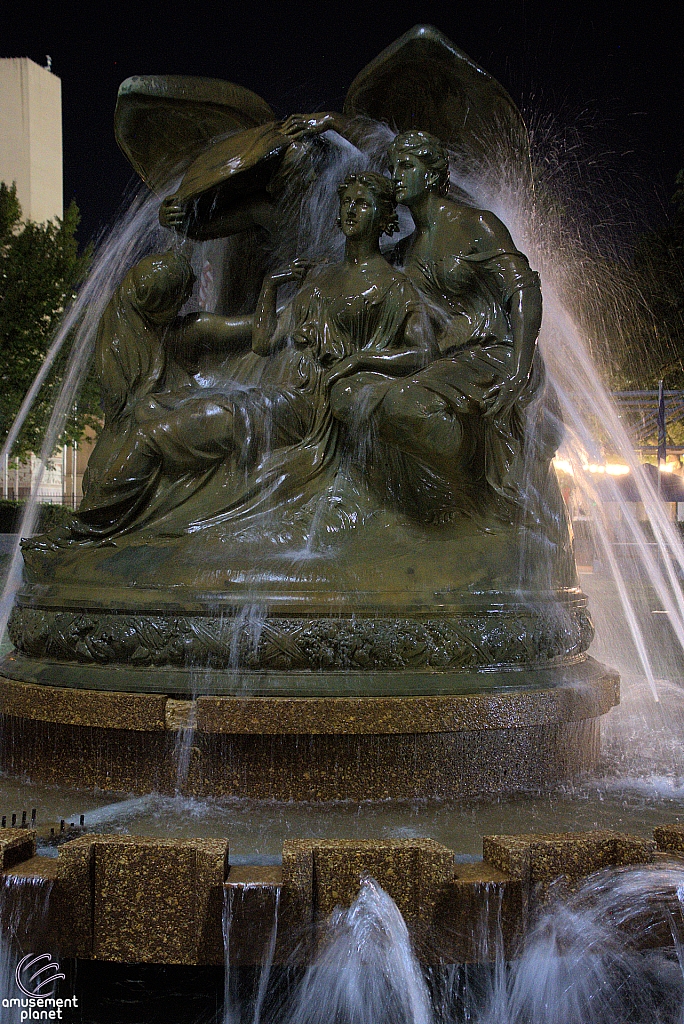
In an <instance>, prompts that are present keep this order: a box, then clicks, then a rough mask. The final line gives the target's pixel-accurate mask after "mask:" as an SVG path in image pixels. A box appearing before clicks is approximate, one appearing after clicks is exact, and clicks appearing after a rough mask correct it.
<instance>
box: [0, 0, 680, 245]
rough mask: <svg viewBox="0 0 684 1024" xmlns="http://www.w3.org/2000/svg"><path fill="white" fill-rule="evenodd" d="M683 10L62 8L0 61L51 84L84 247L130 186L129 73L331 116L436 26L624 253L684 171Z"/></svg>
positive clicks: (545, 6) (521, 3) (606, 6)
mask: <svg viewBox="0 0 684 1024" xmlns="http://www.w3.org/2000/svg"><path fill="white" fill-rule="evenodd" d="M681 9H682V4H681V0H677V2H666V3H658V2H657V0H656V2H655V3H650V4H637V5H636V6H634V5H631V6H629V5H628V4H626V3H625V4H623V3H614V2H612V0H608V2H601V0H594V2H593V3H590V2H586V0H578V2H575V3H572V2H558V0H556V2H553V0H552V2H547V3H541V2H539V0H513V2H510V3H505V2H502V0H478V2H472V0H471V2H461V0H456V2H452V3H435V2H432V3H429V2H428V3H421V2H416V3H412V4H408V3H404V2H397V3H392V4H390V3H385V2H381V3H379V4H376V5H374V6H372V5H371V4H367V5H366V4H361V3H357V2H351V3H347V4H343V3H329V2H326V0H321V2H320V3H319V4H317V5H312V4H304V5H297V6H295V5H294V4H291V3H284V2H281V3H265V4H261V5H259V4H256V3H253V2H250V0H244V2H241V3H235V2H228V3H225V4H221V5H217V4H213V3H208V4H200V3H175V4H174V3H166V4H162V3H139V4H137V5H133V4H129V3H123V4H119V5H114V4H107V5H105V4H93V3H87V4H83V3H79V4H76V3H64V2H63V3H59V4H54V5H52V10H51V13H48V14H42V13H41V14H39V13H38V9H37V7H36V5H34V4H27V5H25V7H24V11H25V13H21V12H17V7H15V8H14V11H13V13H11V14H10V13H9V12H5V15H4V17H3V24H2V30H1V34H0V56H7V57H22V56H28V57H31V58H32V59H33V60H35V61H36V62H38V63H40V64H45V57H46V54H50V56H51V57H52V70H53V71H54V73H55V74H57V75H58V76H59V77H60V78H61V80H62V99H63V117H64V182H65V201H66V202H67V203H68V202H69V201H70V200H71V199H72V198H73V199H75V200H76V202H77V203H78V205H79V207H80V209H81V214H82V225H81V229H80V233H79V234H80V238H81V240H82V241H86V240H87V239H88V238H90V237H92V236H93V235H95V234H97V233H98V232H99V231H100V230H101V229H102V228H103V227H104V226H106V224H107V223H108V222H110V221H111V220H112V218H113V217H114V215H115V213H116V211H117V209H118V208H119V206H120V204H121V202H122V199H123V196H124V193H125V191H126V189H127V187H128V185H129V184H130V183H131V181H132V172H131V170H130V168H129V165H128V164H127V162H126V160H125V159H124V157H123V156H122V155H121V153H120V152H119V150H118V148H117V146H116V143H115V141H114V134H113V128H112V115H113V111H114V104H115V101H116V93H117V89H118V86H119V84H120V83H121V82H122V81H123V80H124V79H125V78H127V77H128V76H130V75H134V74H158V73H167V74H187V75H202V76H209V77H217V78H226V79H229V80H231V81H234V82H238V83H239V84H241V85H244V86H247V87H248V88H250V89H252V90H254V91H255V92H257V93H259V94H260V95H262V96H263V97H264V98H265V99H266V100H268V102H269V103H270V104H271V105H272V106H273V107H274V109H275V110H276V112H277V113H279V114H283V115H284V114H287V113H292V112H299V111H311V110H325V109H338V110H339V109H340V108H341V106H342V103H343V100H344V95H345V92H346V89H347V87H348V86H349V84H350V83H351V81H352V79H353V78H354V76H355V75H356V74H357V73H358V71H360V70H361V68H363V67H364V65H365V64H366V63H368V62H369V61H370V60H372V58H373V57H375V56H376V55H377V54H378V53H379V52H380V50H381V49H383V48H384V47H385V46H387V45H388V44H389V43H391V42H392V41H393V40H394V39H396V38H397V37H398V36H400V35H401V34H402V33H403V32H405V31H406V30H407V29H409V28H411V26H412V25H415V24H417V23H429V24H433V25H436V26H437V28H439V29H440V30H441V31H442V32H444V33H445V34H446V35H447V36H449V38H450V39H452V41H453V42H454V43H456V45H457V46H459V47H460V48H461V49H463V50H465V52H466V53H467V54H469V55H470V56H471V57H472V58H473V59H474V60H475V61H477V62H478V63H479V64H481V65H482V66H483V67H484V68H486V70H487V71H489V72H490V74H492V75H494V77H495V78H497V79H498V80H499V81H500V82H501V83H502V85H503V86H504V87H505V88H506V89H507V90H508V91H509V92H510V94H511V96H512V97H513V99H514V100H515V101H516V103H518V105H519V106H520V107H521V109H522V110H523V112H524V113H525V116H526V117H527V119H528V123H529V124H530V126H531V129H532V132H533V141H535V142H536V145H537V151H538V152H539V153H542V154H546V153H549V154H551V159H552V160H553V161H555V162H556V164H557V165H558V166H559V167H561V168H566V169H567V175H568V178H569V180H570V181H571V183H572V188H574V190H575V192H576V194H577V198H578V202H579V204H580V205H581V208H582V209H583V211H584V215H585V216H588V217H589V218H590V219H591V218H592V217H593V218H595V219H600V220H601V221H602V223H603V224H604V225H605V234H606V237H609V236H613V237H614V238H615V239H617V240H618V241H619V240H622V241H623V242H624V241H629V240H630V239H631V238H633V237H634V235H635V234H636V233H637V232H638V231H640V230H643V229H644V227H646V226H649V225H651V226H656V225H657V224H658V223H659V222H660V221H662V219H663V218H664V217H665V216H666V215H667V211H668V203H669V198H670V196H671V194H672V192H673V190H674V177H675V174H676V172H677V171H678V170H679V169H680V168H681V167H682V166H684V117H683V115H684V89H683V86H682V74H683V72H684V59H683V55H684V30H683V27H682V14H681V13H680V11H681Z"/></svg>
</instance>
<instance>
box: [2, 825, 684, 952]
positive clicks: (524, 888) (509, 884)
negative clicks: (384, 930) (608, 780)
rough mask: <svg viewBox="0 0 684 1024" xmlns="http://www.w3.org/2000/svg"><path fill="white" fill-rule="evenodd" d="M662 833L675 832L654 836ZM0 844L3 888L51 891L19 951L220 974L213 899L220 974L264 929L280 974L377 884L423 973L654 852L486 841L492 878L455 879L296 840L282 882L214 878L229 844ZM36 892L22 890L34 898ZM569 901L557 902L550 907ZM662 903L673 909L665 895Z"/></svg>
mask: <svg viewBox="0 0 684 1024" xmlns="http://www.w3.org/2000/svg"><path fill="white" fill-rule="evenodd" d="M672 828H674V829H678V826H668V825H664V826H660V827H659V828H658V829H656V832H657V833H658V834H660V835H661V836H662V835H663V834H664V833H665V832H666V831H669V830H670V829H672ZM679 831H680V832H681V828H680V829H679ZM7 832H8V833H9V832H10V830H7ZM11 833H12V834H11V835H7V836H6V837H4V836H0V843H1V842H3V841H4V840H5V839H7V843H6V846H5V848H6V849H14V850H15V851H17V855H18V856H21V857H24V858H25V859H24V860H22V861H21V862H20V863H18V864H15V865H14V866H12V867H9V868H6V869H5V871H4V874H5V877H13V878H17V879H19V878H23V879H36V880H38V879H42V880H43V881H44V882H46V883H48V884H50V885H51V886H52V891H51V896H50V901H49V903H48V914H47V919H46V920H45V921H43V920H42V918H40V919H39V918H37V917H36V916H35V900H33V899H29V900H27V902H26V904H25V905H24V904H22V903H21V902H19V903H17V904H16V908H15V909H16V913H17V914H18V917H17V920H16V922H15V923H16V925H17V928H19V930H20V932H21V934H22V936H23V937H25V939H26V941H27V942H28V943H29V946H27V948H30V942H31V941H32V938H35V939H36V941H38V939H37V936H38V935H39V936H40V943H43V944H45V943H47V946H46V948H54V949H55V950H56V951H57V953H58V955H59V956H65V957H67V956H70V957H80V958H83V959H104V960H110V961H114V962H137V963H178V964H221V963H222V962H223V938H222V927H221V921H222V914H223V907H224V898H225V899H227V900H228V905H229V908H230V912H231V914H232V915H233V917H232V922H233V941H232V943H231V947H230V962H231V964H235V965H238V964H242V965H255V964H258V963H260V962H261V959H262V957H263V955H264V952H265V950H266V949H267V947H268V945H269V943H270V941H271V939H272V935H273V927H274V924H275V922H276V919H277V922H278V927H277V942H276V946H275V961H276V962H277V963H292V960H291V957H292V955H293V953H294V952H295V950H298V951H299V954H300V959H299V961H298V962H301V954H302V952H303V953H304V956H305V958H306V956H310V955H311V953H312V952H313V950H315V948H316V943H317V941H318V938H320V936H321V934H322V928H323V927H324V922H325V920H326V918H327V916H328V915H329V914H330V913H331V912H332V910H333V909H334V908H335V906H338V905H342V906H348V905H350V904H351V903H352V901H353V900H354V899H355V897H356V895H357V893H358V891H359V885H360V879H361V877H362V876H363V875H372V876H373V877H375V878H376V880H377V881H378V882H379V883H380V884H381V885H382V886H383V888H385V890H386V891H388V892H389V894H390V895H391V896H392V897H393V898H394V899H395V901H396V902H397V904H398V906H399V907H400V909H401V910H402V913H403V914H404V916H405V919H406V922H407V925H408V927H409V931H410V933H411V938H412V941H413V943H414V948H415V949H416V951H417V953H418V955H419V958H420V959H421V960H422V962H424V963H428V964H429V963H438V962H442V963H466V962H478V961H479V962H482V961H483V960H486V959H487V958H491V957H493V956H494V955H495V953H496V948H497V943H498V942H499V940H500V938H503V943H504V951H505V953H506V955H507V956H510V955H513V954H514V951H515V948H516V943H517V941H518V940H519V938H520V935H521V932H522V930H523V929H524V928H525V927H526V925H527V922H528V920H529V918H530V913H533V912H534V911H536V910H538V909H539V908H540V907H542V906H543V905H544V902H545V901H546V899H547V898H548V895H549V892H550V888H551V885H552V883H554V882H556V881H557V880H558V879H562V878H568V877H571V878H574V880H575V883H576V884H575V886H574V889H575V890H576V888H577V886H578V885H579V884H581V881H582V879H583V878H584V877H586V876H587V875H588V874H593V873H594V872H595V871H597V870H603V869H607V868H612V867H618V868H619V867H625V866H627V865H630V864H634V865H641V864H648V863H649V862H650V860H651V859H652V858H653V848H654V844H653V842H652V841H651V840H648V839H644V838H641V837H639V836H631V835H624V834H621V833H618V832H612V831H609V830H600V831H594V832H578V833H562V834H556V835H539V836H530V835H519V836H487V837H485V839H484V849H485V854H486V856H489V857H492V858H494V859H495V860H497V861H498V862H499V864H498V865H495V864H493V863H492V862H491V860H485V861H484V862H482V863H474V864H468V865H457V866H456V867H455V866H454V855H453V853H452V851H451V850H449V849H448V848H446V847H444V846H442V845H441V844H440V843H437V842H435V841H434V840H432V839H407V840H402V839H391V840H366V841H364V840H335V839H327V840H312V839H300V840H291V841H288V842H286V843H285V844H284V846H283V866H282V869H281V868H279V867H259V866H256V865H244V866H240V867H233V868H231V869H230V870H229V873H228V875H227V877H226V875H225V870H226V869H225V858H226V854H227V850H228V840H227V839H180V840H169V839H154V838H143V837H135V836H126V835H86V836H82V837H80V838H78V839H75V840H72V841H70V842H67V843H65V845H64V846H62V847H61V848H60V851H59V857H58V858H57V860H56V861H55V860H53V859H47V858H43V857H35V856H32V849H33V834H32V833H31V832H30V831H29V830H22V829H15V830H11ZM17 833H21V834H20V835H17ZM17 840H18V841H19V842H18V844H17ZM503 863H506V864H508V867H509V868H510V870H503V869H502V867H501V866H500V865H501V864H503ZM525 874H527V878H525V877H523V876H524V875H525ZM530 883H532V884H530ZM13 891H14V890H13ZM16 891H17V892H18V891H19V889H18V888H17V889H16ZM39 891H40V887H30V888H29V892H30V893H31V894H32V895H36V894H38V893H39ZM572 891H573V887H569V888H566V889H565V890H562V889H560V890H559V889H555V898H564V897H566V896H567V895H569V894H570V893H571V892H572ZM665 896H666V897H667V899H666V902H665V904H663V903H662V897H663V893H662V892H660V893H659V896H658V899H659V900H660V901H661V902H660V903H659V904H658V905H657V906H656V904H655V903H654V905H653V911H654V913H655V912H656V911H657V910H658V907H660V912H661V917H662V912H663V907H665V909H666V910H667V907H668V906H669V904H668V902H667V900H668V899H669V895H668V894H665ZM671 901H672V904H673V906H677V905H678V902H677V895H676V885H675V883H673V887H672V893H671ZM22 907H23V908H24V910H23V917H22ZM32 915H33V916H32ZM24 918H25V919H24ZM654 920H655V919H654ZM663 921H665V926H664V927H662V928H656V929H655V930H654V928H653V920H651V918H649V929H650V931H649V930H648V929H647V931H648V934H632V933H631V932H630V940H631V941H634V942H636V943H637V946H638V948H642V947H643V948H650V947H652V946H654V945H658V944H665V945H667V944H669V943H670V942H671V941H672V936H671V933H670V930H669V927H667V921H666V920H665V918H663ZM36 929H40V930H39V931H36ZM499 929H501V931H500V932H499ZM41 948H42V946H41Z"/></svg>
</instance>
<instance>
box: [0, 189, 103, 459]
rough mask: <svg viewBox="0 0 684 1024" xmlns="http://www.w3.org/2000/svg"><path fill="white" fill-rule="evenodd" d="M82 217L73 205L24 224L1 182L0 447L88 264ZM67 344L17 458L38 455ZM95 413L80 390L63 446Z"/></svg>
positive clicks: (92, 401)
mask: <svg viewBox="0 0 684 1024" xmlns="http://www.w3.org/2000/svg"><path fill="white" fill-rule="evenodd" d="M79 220H80V217H79V212H78V208H77V206H76V204H75V203H73V202H72V203H71V205H70V206H69V208H68V210H67V211H66V213H65V214H64V217H63V218H62V219H61V220H60V219H59V218H57V219H55V221H47V222H46V223H44V224H36V223H34V222H32V221H22V218H21V206H20V204H19V201H18V198H17V191H16V186H15V185H11V186H7V185H6V184H5V183H4V182H1V183H0V391H1V393H2V398H1V400H0V442H1V441H2V440H3V438H5V437H6V436H7V433H8V431H9V429H10V426H11V424H12V423H13V421H14V419H15V417H16V414H17V412H18V411H19V407H20V405H21V403H22V401H23V398H24V396H25V394H26V392H27V391H28V389H29V387H30V386H31V384H32V382H33V380H34V378H35V376H36V374H37V372H38V370H39V369H40V366H41V364H42V362H43V360H44V358H45V355H46V353H47V351H48V349H49V347H50V343H51V341H52V339H53V336H54V334H55V331H56V328H57V326H58V324H59V321H60V317H61V315H62V313H63V312H64V309H65V308H66V307H67V306H68V304H69V303H70V302H71V301H72V299H73V298H74V296H75V293H74V289H75V288H76V286H77V284H78V283H79V281H80V280H81V279H82V278H83V276H84V274H85V272H86V270H87V268H88V265H89V263H90V249H89V248H88V249H86V250H85V251H84V252H83V253H80V254H79V251H78V243H77V241H76V229H77V227H78V223H79ZM68 348H69V345H68V343H67V344H65V345H64V347H63V352H62V353H61V355H60V357H59V358H58V359H57V360H56V361H55V364H54V366H53V369H52V371H51V373H50V375H49V377H48V379H47V381H46V382H45V384H44V386H43V388H42V390H41V392H40V394H39V396H38V398H37V400H36V402H35V403H34V406H33V408H32V410H31V413H30V415H29V417H28V420H27V422H26V424H25V427H24V429H23V431H22V433H21V436H20V438H19V440H18V442H17V445H16V446H15V448H14V450H13V454H14V455H15V456H18V457H20V458H22V457H25V456H26V455H27V454H28V453H29V452H31V451H40V448H41V444H42V438H43V435H44V433H45V429H46V426H47V422H48V419H49V416H50V411H51V409H52V406H53V404H54V400H55V397H56V393H57V390H58V388H59V385H60V383H61V378H62V374H63V370H64V365H65V362H66V358H67V351H68ZM97 416H98V407H97V403H96V398H95V388H94V387H93V386H92V385H89V386H87V387H86V389H85V392H84V393H83V394H82V395H81V396H80V397H79V404H78V410H77V411H75V412H74V414H73V415H72V416H71V417H70V419H69V422H68V424H67V431H66V435H65V437H64V438H63V440H64V441H72V440H79V439H80V438H81V437H82V435H83V431H84V429H85V428H86V426H88V425H91V424H93V422H94V421H95V420H96V419H97Z"/></svg>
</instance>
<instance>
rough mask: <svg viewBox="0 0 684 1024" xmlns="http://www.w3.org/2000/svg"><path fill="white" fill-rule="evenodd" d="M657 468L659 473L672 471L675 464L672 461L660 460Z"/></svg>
mask: <svg viewBox="0 0 684 1024" xmlns="http://www.w3.org/2000/svg"><path fill="white" fill-rule="evenodd" d="M658 469H659V470H660V472H661V473H674V471H675V464H674V462H661V463H659V465H658Z"/></svg>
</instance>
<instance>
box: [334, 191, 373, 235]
mask: <svg viewBox="0 0 684 1024" xmlns="http://www.w3.org/2000/svg"><path fill="white" fill-rule="evenodd" d="M340 226H341V227H342V231H343V233H344V235H345V237H346V238H361V237H365V236H366V235H369V234H373V233H375V234H380V214H379V211H378V206H377V202H376V200H375V197H374V196H373V194H372V193H371V192H370V190H369V189H367V188H365V187H364V186H363V185H360V184H358V182H353V183H352V184H350V185H348V186H347V187H346V188H345V190H344V192H343V193H342V196H341V198H340Z"/></svg>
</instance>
